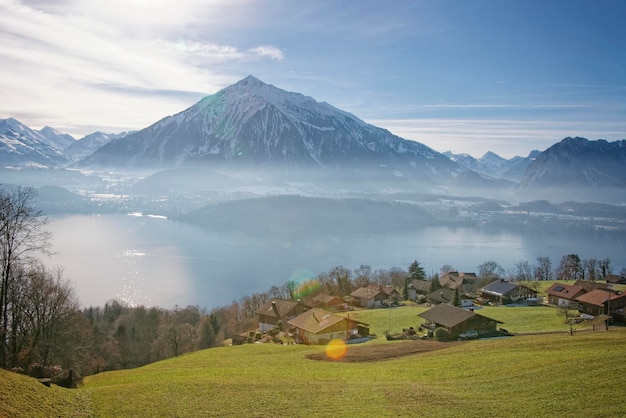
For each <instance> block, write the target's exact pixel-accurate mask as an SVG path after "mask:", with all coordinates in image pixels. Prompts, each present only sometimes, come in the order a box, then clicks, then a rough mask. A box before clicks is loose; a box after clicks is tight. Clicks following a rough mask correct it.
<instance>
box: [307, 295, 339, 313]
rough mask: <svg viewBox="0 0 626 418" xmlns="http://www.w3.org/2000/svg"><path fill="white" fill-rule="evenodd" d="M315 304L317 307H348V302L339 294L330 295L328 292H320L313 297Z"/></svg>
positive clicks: (337, 308)
mask: <svg viewBox="0 0 626 418" xmlns="http://www.w3.org/2000/svg"><path fill="white" fill-rule="evenodd" d="M313 306H314V307H315V308H320V307H327V308H331V309H336V310H345V309H347V303H346V302H344V301H343V299H341V298H340V297H339V296H333V295H329V294H327V293H320V294H319V295H317V296H315V297H314V298H313Z"/></svg>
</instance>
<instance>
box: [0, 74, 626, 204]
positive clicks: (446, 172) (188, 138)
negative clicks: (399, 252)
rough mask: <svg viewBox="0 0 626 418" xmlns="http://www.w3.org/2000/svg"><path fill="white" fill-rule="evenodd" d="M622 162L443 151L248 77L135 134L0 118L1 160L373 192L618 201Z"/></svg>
mask: <svg viewBox="0 0 626 418" xmlns="http://www.w3.org/2000/svg"><path fill="white" fill-rule="evenodd" d="M624 162H626V141H625V140H622V141H615V142H608V141H604V140H597V141H589V140H587V139H584V138H565V139H563V140H562V141H560V142H559V143H556V144H555V145H553V146H552V147H550V148H548V149H547V150H545V151H543V152H540V151H537V150H535V151H532V152H531V153H530V154H529V155H528V156H526V157H514V158H512V159H504V158H502V157H500V156H498V155H496V154H494V153H492V152H488V153H486V154H485V155H483V156H482V157H480V158H478V159H477V158H474V157H472V156H470V155H467V154H453V153H451V152H446V153H443V154H442V153H439V152H437V151H435V150H433V149H432V148H430V147H428V146H426V145H424V144H421V143H419V142H416V141H410V140H406V139H403V138H400V137H398V136H396V135H394V134H392V133H390V132H389V131H387V130H385V129H382V128H378V127H376V126H373V125H370V124H367V123H365V122H364V121H362V120H361V119H359V118H357V117H356V116H354V115H352V114H350V113H347V112H344V111H342V110H340V109H337V108H335V107H333V106H331V105H329V104H327V103H322V102H317V101H316V100H315V99H313V98H311V97H307V96H304V95H302V94H299V93H293V92H287V91H284V90H281V89H279V88H277V87H274V86H272V85H270V84H266V83H263V82H262V81H260V80H258V79H256V78H255V77H253V76H248V77H246V78H244V79H243V80H241V81H239V82H237V83H235V84H233V85H231V86H229V87H226V88H224V89H222V90H220V91H218V92H217V93H215V94H213V95H210V96H206V97H205V98H203V99H202V100H200V101H199V102H198V103H196V104H194V105H193V106H191V107H189V108H188V109H186V110H183V111H182V112H180V113H178V114H175V115H173V116H168V117H165V118H163V119H161V120H160V121H158V122H156V123H154V124H152V125H150V126H148V127H146V128H144V129H142V130H139V131H135V132H128V133H121V134H105V133H102V132H95V133H93V134H90V135H87V136H86V137H84V138H82V139H80V140H75V139H74V138H73V137H71V136H70V135H67V134H63V133H61V132H58V131H57V130H55V129H54V128H50V127H45V128H43V129H41V130H39V131H38V130H34V129H31V128H29V127H27V126H26V125H24V124H22V123H20V122H19V121H17V120H15V119H12V118H9V119H4V120H0V165H1V166H4V167H9V166H10V167H44V168H63V167H79V168H89V169H110V170H117V169H137V168H142V169H152V170H153V171H157V170H163V169H168V170H177V169H187V170H188V169H192V168H193V169H198V168H202V169H204V170H211V171H212V173H215V172H218V171H219V172H225V171H229V172H243V171H250V172H258V171H259V170H261V169H262V170H266V171H267V172H273V173H275V174H276V175H277V176H278V177H283V178H292V179H297V178H307V179H311V178H324V179H335V180H337V179H342V180H346V179H360V180H361V181H363V182H369V183H371V184H372V185H375V186H376V187H378V186H381V187H394V186H393V185H394V184H395V185H397V184H405V185H406V184H407V182H408V184H413V185H417V184H419V185H426V186H427V187H430V188H431V190H432V189H437V190H439V191H440V190H442V188H444V189H445V188H447V189H449V190H451V191H455V190H456V191H459V190H460V191H464V192H466V193H472V192H474V191H475V190H492V191H496V193H500V192H501V191H503V190H510V191H513V190H514V191H515V192H516V193H517V194H519V195H520V196H523V197H524V198H533V197H537V196H538V197H543V196H552V197H554V196H555V191H557V192H562V194H563V195H564V196H563V198H567V196H570V197H574V198H580V199H585V198H586V197H587V196H592V197H593V199H597V198H598V196H599V198H600V199H601V198H603V197H606V194H607V193H609V194H610V196H611V197H612V198H615V199H612V200H616V201H623V199H626V195H625V192H624V189H625V188H624V187H623V185H624V184H626V169H625V168H624V167H626V166H625V165H624ZM170 172H171V171H170ZM298 176H300V177H298ZM302 176H304V177H302ZM172 187H175V185H172ZM583 189H584V190H591V191H592V193H591V194H589V193H587V192H586V191H585V192H583ZM557 194H558V193H557Z"/></svg>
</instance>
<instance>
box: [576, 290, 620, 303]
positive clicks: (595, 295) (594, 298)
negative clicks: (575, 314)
mask: <svg viewBox="0 0 626 418" xmlns="http://www.w3.org/2000/svg"><path fill="white" fill-rule="evenodd" d="M609 297H610V298H611V302H612V301H614V300H622V299H625V298H626V293H624V294H621V295H617V294H615V293H612V292H609V291H607V290H600V289H595V290H592V291H591V292H589V293H585V294H584V295H582V296H579V297H578V298H576V300H577V301H579V302H583V303H588V304H590V305H596V306H604V304H605V303H606V302H607V301H608V300H609Z"/></svg>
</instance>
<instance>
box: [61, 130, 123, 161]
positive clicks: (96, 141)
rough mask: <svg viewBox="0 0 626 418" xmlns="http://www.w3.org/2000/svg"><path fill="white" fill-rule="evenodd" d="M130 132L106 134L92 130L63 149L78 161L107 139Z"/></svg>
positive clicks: (120, 136) (121, 136)
mask: <svg viewBox="0 0 626 418" xmlns="http://www.w3.org/2000/svg"><path fill="white" fill-rule="evenodd" d="M130 133H132V132H122V133H120V134H107V133H104V132H100V131H97V132H94V133H91V134H89V135H87V136H84V137H83V138H81V139H79V140H78V141H74V143H73V144H71V145H70V146H69V147H67V148H66V149H65V153H66V154H67V155H69V156H70V157H72V159H73V160H74V161H80V160H82V159H83V158H85V157H87V156H89V155H91V154H92V153H93V152H94V151H95V150H97V149H98V148H100V147H101V146H103V145H105V144H107V143H108V142H109V141H111V140H113V139H115V138H124V137H125V136H127V135H129V134H130Z"/></svg>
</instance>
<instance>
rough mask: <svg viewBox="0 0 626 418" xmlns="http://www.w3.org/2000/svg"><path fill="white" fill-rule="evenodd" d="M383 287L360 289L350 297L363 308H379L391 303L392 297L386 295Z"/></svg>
mask: <svg viewBox="0 0 626 418" xmlns="http://www.w3.org/2000/svg"><path fill="white" fill-rule="evenodd" d="M380 287H381V286H373V287H370V286H368V287H359V288H358V289H356V290H355V291H354V292H352V293H350V297H351V298H352V299H353V300H354V301H355V302H356V304H357V305H358V306H361V307H363V308H377V307H380V306H383V305H384V304H386V303H390V297H389V295H388V294H387V293H385V292H384V291H383V290H382V289H381V288H380Z"/></svg>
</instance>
